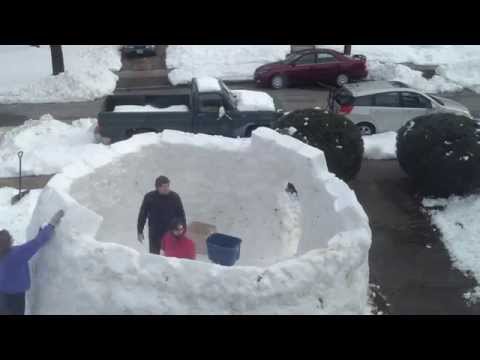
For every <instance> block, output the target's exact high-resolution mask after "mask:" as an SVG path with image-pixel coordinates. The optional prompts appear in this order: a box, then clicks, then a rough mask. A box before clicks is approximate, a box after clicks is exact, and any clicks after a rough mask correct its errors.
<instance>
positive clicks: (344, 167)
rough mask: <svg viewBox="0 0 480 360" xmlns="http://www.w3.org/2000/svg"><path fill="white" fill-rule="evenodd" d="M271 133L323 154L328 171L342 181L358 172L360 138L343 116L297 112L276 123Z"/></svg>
mask: <svg viewBox="0 0 480 360" xmlns="http://www.w3.org/2000/svg"><path fill="white" fill-rule="evenodd" d="M274 129H276V130H277V131H279V132H281V133H283V134H289V135H291V136H293V137H295V138H297V139H299V140H301V141H303V142H304V143H306V144H308V145H311V146H314V147H316V148H318V149H320V150H322V151H323V152H324V154H325V159H326V161H327V166H328V170H329V171H330V172H332V173H334V174H335V175H336V176H337V177H339V178H340V179H342V180H344V181H349V180H352V179H353V178H354V177H355V176H356V175H357V173H358V172H359V171H360V168H361V166H362V158H363V140H362V136H361V134H360V131H359V129H358V128H357V127H356V126H355V124H354V123H353V122H351V121H350V120H349V119H347V118H346V117H344V116H341V115H337V114H332V113H327V112H325V111H323V110H317V109H305V110H296V111H292V112H290V113H288V114H286V115H284V116H282V117H281V118H280V119H278V120H277V122H276V123H274Z"/></svg>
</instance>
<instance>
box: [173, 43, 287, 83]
mask: <svg viewBox="0 0 480 360" xmlns="http://www.w3.org/2000/svg"><path fill="white" fill-rule="evenodd" d="M289 52H290V45H169V46H168V47H167V60H166V61H167V68H168V69H170V70H171V71H170V72H169V74H168V78H169V80H170V82H171V83H172V84H173V85H178V84H185V83H189V82H190V81H191V80H192V78H194V77H202V76H211V77H216V78H220V79H222V80H252V79H253V73H254V72H255V69H256V68H257V67H259V66H261V65H264V64H266V63H269V62H274V61H279V60H283V59H284V58H285V56H286V55H287V54H288V53H289Z"/></svg>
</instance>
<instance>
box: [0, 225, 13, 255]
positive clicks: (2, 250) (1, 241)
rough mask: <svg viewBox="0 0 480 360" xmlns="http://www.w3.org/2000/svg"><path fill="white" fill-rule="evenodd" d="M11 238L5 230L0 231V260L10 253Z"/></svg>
mask: <svg viewBox="0 0 480 360" xmlns="http://www.w3.org/2000/svg"><path fill="white" fill-rule="evenodd" d="M11 246H12V236H11V235H10V233H9V232H8V231H7V230H0V258H1V257H2V256H3V255H5V254H6V253H8V252H9V251H10V248H11Z"/></svg>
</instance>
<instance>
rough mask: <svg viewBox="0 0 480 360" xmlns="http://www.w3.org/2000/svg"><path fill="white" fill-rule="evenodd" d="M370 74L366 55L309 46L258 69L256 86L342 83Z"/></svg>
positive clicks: (280, 86)
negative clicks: (310, 47)
mask: <svg viewBox="0 0 480 360" xmlns="http://www.w3.org/2000/svg"><path fill="white" fill-rule="evenodd" d="M367 75H368V71H367V64H366V58H365V56H362V55H354V56H347V55H343V54H342V53H339V52H338V51H334V50H330V49H309V50H303V51H298V52H294V53H291V54H289V55H288V56H287V57H286V59H285V60H283V61H279V62H275V63H270V64H266V65H263V66H260V67H259V68H258V69H257V70H255V75H254V79H255V82H256V83H257V85H260V86H267V87H272V88H274V89H281V88H284V87H287V86H291V85H300V84H315V83H318V82H322V83H327V84H334V85H338V86H342V85H344V84H345V83H347V82H349V81H350V80H360V79H364V78H366V77H367Z"/></svg>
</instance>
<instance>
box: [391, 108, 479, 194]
mask: <svg viewBox="0 0 480 360" xmlns="http://www.w3.org/2000/svg"><path fill="white" fill-rule="evenodd" d="M397 157H398V161H399V163H400V166H401V167H402V169H403V170H404V171H405V172H406V173H407V174H408V175H409V176H410V177H411V179H412V180H413V182H414V184H415V186H416V188H417V190H418V191H419V192H421V193H422V194H423V195H428V196H439V197H448V196H450V195H466V194H469V193H472V192H473V191H476V190H478V189H480V124H479V123H478V122H476V121H474V120H472V119H469V118H467V117H465V116H460V115H453V114H432V115H425V116H419V117H417V118H415V119H412V120H410V121H409V122H407V123H406V124H405V125H404V126H403V127H402V128H401V129H400V130H399V132H398V135H397Z"/></svg>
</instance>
